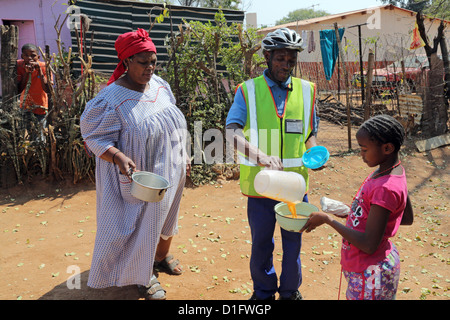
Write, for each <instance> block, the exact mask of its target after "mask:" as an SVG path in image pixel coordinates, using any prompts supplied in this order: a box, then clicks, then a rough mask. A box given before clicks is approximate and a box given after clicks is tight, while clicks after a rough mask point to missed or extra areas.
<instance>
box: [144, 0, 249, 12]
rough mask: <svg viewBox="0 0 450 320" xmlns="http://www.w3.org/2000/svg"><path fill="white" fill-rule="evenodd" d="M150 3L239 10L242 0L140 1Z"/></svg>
mask: <svg viewBox="0 0 450 320" xmlns="http://www.w3.org/2000/svg"><path fill="white" fill-rule="evenodd" d="M140 1H142V2H148V3H167V4H174V5H180V6H186V7H205V8H223V9H233V10H239V5H240V4H241V0H140Z"/></svg>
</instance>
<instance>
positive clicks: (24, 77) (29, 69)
mask: <svg viewBox="0 0 450 320" xmlns="http://www.w3.org/2000/svg"><path fill="white" fill-rule="evenodd" d="M39 58H40V56H39V54H38V48H37V47H36V46H35V45H34V44H31V43H27V44H25V45H24V46H23V47H22V59H20V60H17V84H18V89H19V92H20V108H22V109H23V110H24V118H25V119H24V120H25V121H26V128H27V130H28V132H30V129H31V126H30V124H31V121H32V119H33V117H32V115H31V113H32V114H34V116H35V117H36V118H37V120H38V122H39V124H40V125H42V128H44V127H45V126H46V121H45V116H46V114H47V110H48V96H47V92H48V91H49V87H48V86H49V82H48V79H47V76H46V68H45V63H44V62H41V61H39ZM30 76H31V84H30V85H29V88H28V90H27V84H28V81H29V79H30ZM25 94H26V97H25ZM41 135H42V134H41Z"/></svg>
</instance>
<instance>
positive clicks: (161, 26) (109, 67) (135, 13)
mask: <svg viewBox="0 0 450 320" xmlns="http://www.w3.org/2000/svg"><path fill="white" fill-rule="evenodd" d="M76 5H77V6H78V7H79V8H80V13H81V14H85V15H87V16H88V17H89V18H90V19H91V20H92V21H91V24H90V27H89V30H88V31H87V32H86V33H85V36H84V38H85V39H86V41H85V43H83V48H85V49H83V51H84V52H89V50H90V47H91V45H92V54H93V68H94V70H95V71H97V72H101V73H106V74H111V73H112V72H113V71H114V69H115V67H116V66H117V63H118V59H117V53H116V50H115V49H114V42H115V41H116V39H117V37H118V36H119V35H120V34H122V33H125V32H129V31H133V30H137V28H142V29H144V30H147V31H148V30H149V28H150V18H149V15H148V14H149V13H150V12H151V13H152V21H154V19H155V17H156V16H157V15H159V14H161V13H162V8H163V6H162V5H161V4H153V3H143V2H132V1H117V0H116V1H114V0H110V1H89V0H83V1H78V2H77V3H76ZM217 11H218V10H217V9H208V8H197V7H182V6H174V5H170V13H171V17H170V18H165V19H164V22H163V23H156V24H155V25H154V26H153V28H152V30H151V33H150V37H151V38H152V40H153V42H154V43H155V45H156V48H157V50H158V63H162V62H164V61H167V59H168V56H167V50H166V48H165V47H164V39H165V37H166V36H167V35H170V32H171V24H170V22H171V21H170V20H171V19H172V28H173V31H174V32H176V31H178V25H179V24H180V23H182V22H183V21H182V19H186V20H187V21H192V20H196V21H201V22H208V21H212V22H214V15H215V14H216V13H217ZM222 11H223V13H224V15H225V18H226V20H227V21H228V22H229V23H233V22H238V23H242V22H243V21H244V12H243V11H236V10H222ZM81 31H82V30H79V31H78V32H81ZM92 32H94V41H93V43H92V44H91V33H92ZM71 36H72V48H73V50H74V52H75V53H78V46H77V36H76V34H75V32H74V31H72V32H71ZM73 70H74V72H75V73H76V74H79V73H80V71H81V69H80V62H79V60H78V59H75V61H74V65H73Z"/></svg>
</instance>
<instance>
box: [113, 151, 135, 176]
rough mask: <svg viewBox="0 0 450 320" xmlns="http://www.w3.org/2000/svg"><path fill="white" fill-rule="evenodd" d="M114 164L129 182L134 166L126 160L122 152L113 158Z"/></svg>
mask: <svg viewBox="0 0 450 320" xmlns="http://www.w3.org/2000/svg"><path fill="white" fill-rule="evenodd" d="M114 163H115V164H116V165H117V166H119V170H120V172H121V173H122V174H124V175H126V176H128V177H129V178H130V180H131V173H133V172H134V171H136V164H135V163H134V162H133V160H131V159H130V158H128V157H127V156H126V155H125V154H124V153H123V152H119V153H117V154H116V156H115V157H114Z"/></svg>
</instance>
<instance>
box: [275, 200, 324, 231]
mask: <svg viewBox="0 0 450 320" xmlns="http://www.w3.org/2000/svg"><path fill="white" fill-rule="evenodd" d="M274 209H275V213H276V215H275V217H276V219H277V222H278V224H279V225H280V227H282V228H283V229H284V230H286V231H292V232H299V231H300V230H301V229H302V228H303V226H304V225H305V224H306V221H308V217H309V216H310V214H311V213H312V212H317V211H319V209H318V208H317V207H316V206H314V205H312V204H310V203H307V202H301V203H297V204H296V205H295V209H296V213H297V218H291V217H288V216H290V215H292V213H291V211H289V208H288V206H287V204H286V203H282V202H281V203H278V204H277V205H275V207H274Z"/></svg>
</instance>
